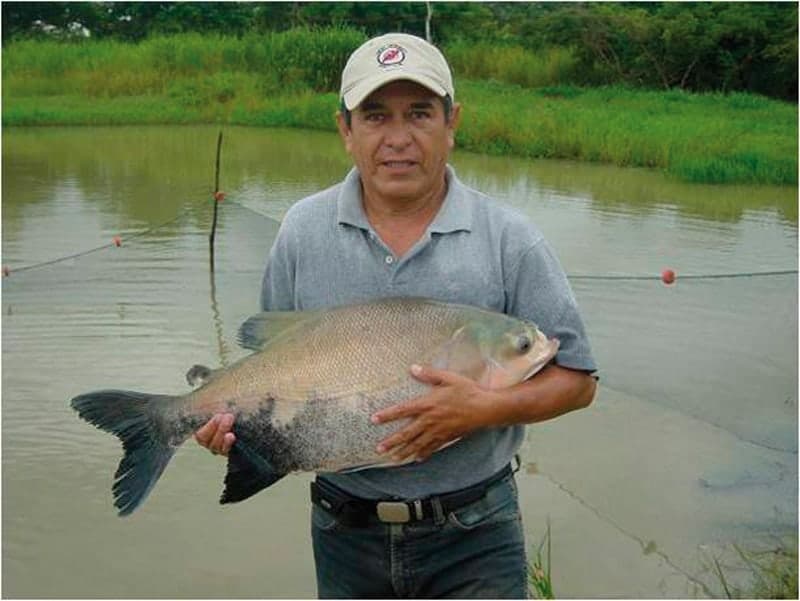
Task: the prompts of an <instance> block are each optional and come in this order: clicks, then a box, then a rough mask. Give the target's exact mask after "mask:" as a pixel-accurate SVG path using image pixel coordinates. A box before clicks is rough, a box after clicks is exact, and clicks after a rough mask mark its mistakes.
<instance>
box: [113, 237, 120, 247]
mask: <svg viewBox="0 0 800 601" xmlns="http://www.w3.org/2000/svg"><path fill="white" fill-rule="evenodd" d="M111 241H112V242H113V243H114V246H122V238H120V237H119V236H114V237H113V238H112V239H111Z"/></svg>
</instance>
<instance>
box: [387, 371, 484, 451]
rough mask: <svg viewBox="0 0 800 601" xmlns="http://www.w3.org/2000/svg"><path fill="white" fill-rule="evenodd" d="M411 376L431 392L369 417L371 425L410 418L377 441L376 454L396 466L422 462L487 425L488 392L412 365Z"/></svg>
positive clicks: (444, 373)
mask: <svg viewBox="0 0 800 601" xmlns="http://www.w3.org/2000/svg"><path fill="white" fill-rule="evenodd" d="M411 374H412V375H413V376H414V377H415V378H416V379H417V380H419V381H420V382H424V383H426V384H430V385H431V386H432V387H433V389H432V390H431V391H430V392H429V393H427V394H424V395H422V396H420V397H417V398H414V399H411V400H409V401H405V402H403V403H399V404H397V405H394V406H392V407H389V408H388V409H384V410H382V411H379V412H378V413H376V414H374V415H373V416H372V422H373V423H375V424H383V423H386V422H391V421H394V420H397V419H402V418H410V419H411V422H410V423H409V424H408V425H407V426H405V427H404V428H402V429H401V430H399V431H397V432H395V433H394V434H392V435H391V436H389V437H388V438H386V439H384V440H383V441H381V443H380V444H379V445H378V447H377V451H378V452H379V453H381V454H383V453H390V454H391V458H392V461H395V462H397V463H400V462H404V461H407V460H409V459H413V460H416V461H424V460H425V459H427V458H428V457H430V456H431V455H432V454H433V453H434V452H435V451H437V450H438V449H440V448H441V447H442V446H444V445H446V444H448V443H451V442H454V441H455V440H457V439H458V438H460V437H462V436H464V435H465V434H469V433H470V432H472V431H473V430H477V429H478V428H480V427H483V426H486V425H488V421H487V419H488V417H489V412H490V408H491V405H492V402H491V400H492V393H491V392H490V391H488V390H486V389H484V388H481V387H480V386H479V385H478V384H477V383H476V382H474V381H473V380H470V379H469V378H466V377H464V376H461V375H459V374H456V373H453V372H450V371H444V370H438V369H433V368H430V367H422V366H418V365H414V366H412V367H411Z"/></svg>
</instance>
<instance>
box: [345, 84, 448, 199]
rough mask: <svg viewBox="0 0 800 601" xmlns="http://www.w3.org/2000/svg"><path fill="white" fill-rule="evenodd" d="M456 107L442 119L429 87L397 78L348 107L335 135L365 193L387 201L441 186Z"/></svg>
mask: <svg viewBox="0 0 800 601" xmlns="http://www.w3.org/2000/svg"><path fill="white" fill-rule="evenodd" d="M458 115H459V106H458V105H454V106H453V109H452V112H451V115H450V119H449V120H446V119H445V113H444V104H443V102H442V100H441V98H439V97H438V96H436V95H435V94H434V93H433V92H432V91H430V90H428V89H427V88H425V87H423V86H420V85H418V84H416V83H413V82H410V81H395V82H392V83H389V84H386V85H385V86H383V87H381V88H378V89H377V90H376V91H375V92H373V93H372V94H370V95H369V96H368V97H367V98H366V99H364V101H363V102H362V103H361V104H360V105H359V106H358V107H357V108H356V109H354V110H353V111H352V120H351V123H350V127H349V128H348V127H347V124H346V123H345V122H344V117H343V116H342V115H341V114H340V115H338V116H337V121H338V124H339V133H340V134H341V136H342V139H343V140H344V144H345V148H346V149H347V152H348V153H350V155H351V156H352V157H353V161H354V162H355V164H356V167H358V170H359V173H360V174H361V181H362V184H363V186H364V189H365V192H366V193H367V194H368V195H369V196H371V197H372V196H377V197H378V198H380V199H383V200H388V201H390V202H403V201H413V200H418V199H421V198H423V197H425V196H426V195H430V194H436V193H437V192H438V191H439V190H443V186H444V173H445V165H446V163H447V157H448V155H449V153H450V149H451V148H452V147H453V137H454V135H455V126H456V125H457V123H458Z"/></svg>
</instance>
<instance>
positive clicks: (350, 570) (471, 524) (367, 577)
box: [311, 475, 527, 599]
mask: <svg viewBox="0 0 800 601" xmlns="http://www.w3.org/2000/svg"><path fill="white" fill-rule="evenodd" d="M311 519H312V528H311V534H312V539H313V543H314V561H315V563H316V570H317V594H318V595H319V597H320V598H322V599H354V598H362V599H369V598H373V599H374V598H382V599H391V598H429V599H432V598H462V599H469V598H471V599H479V598H492V599H520V598H525V597H526V596H527V561H526V558H525V543H524V540H523V531H522V520H521V517H520V512H519V505H518V503H517V487H516V483H515V482H514V476H513V475H510V476H508V477H507V478H505V479H504V480H501V481H500V482H498V483H497V484H495V485H494V486H492V487H491V488H490V489H489V490H488V491H487V493H486V496H485V497H484V498H483V499H480V500H478V501H475V502H474V503H471V504H469V505H466V506H465V507H462V508H460V509H458V510H457V511H453V512H451V513H449V514H447V515H440V516H439V517H437V518H435V519H428V520H422V521H419V522H411V523H406V524H385V523H383V522H380V521H378V519H377V518H370V521H369V524H368V525H367V526H365V527H347V526H344V525H342V524H340V523H339V522H338V521H337V519H336V517H335V516H333V515H331V514H330V513H328V512H327V511H325V510H324V509H321V508H320V507H318V506H316V505H314V506H313V507H312V516H311Z"/></svg>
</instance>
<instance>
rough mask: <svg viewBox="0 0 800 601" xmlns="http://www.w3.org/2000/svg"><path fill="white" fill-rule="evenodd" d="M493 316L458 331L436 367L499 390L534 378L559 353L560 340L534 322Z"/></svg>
mask: <svg viewBox="0 0 800 601" xmlns="http://www.w3.org/2000/svg"><path fill="white" fill-rule="evenodd" d="M490 317H491V318H490V319H475V320H472V321H470V322H468V323H467V324H465V325H463V326H462V327H460V328H459V329H458V330H456V331H455V333H454V334H453V336H452V337H451V338H450V340H448V342H447V343H446V344H445V345H444V347H443V348H442V349H440V352H439V353H438V356H437V357H436V359H435V360H434V361H433V366H434V367H436V368H438V369H446V370H448V371H453V372H455V373H458V374H461V375H463V376H466V377H468V378H470V379H472V380H474V381H476V382H477V383H478V384H480V385H481V386H482V387H484V388H487V389H490V390H495V389H500V388H508V387H510V386H514V385H515V384H519V383H520V382H522V381H524V380H527V379H528V378H530V377H532V376H533V375H534V374H535V373H536V372H538V371H539V370H540V369H542V368H543V367H544V366H545V365H547V364H548V363H549V362H550V360H551V359H552V358H553V357H555V355H556V353H557V352H558V347H559V341H558V339H556V338H548V337H547V336H545V335H544V334H543V333H542V331H541V330H539V328H538V327H537V326H536V324H534V323H533V322H530V321H523V320H520V319H516V318H513V317H510V316H505V315H491V316H490Z"/></svg>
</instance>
